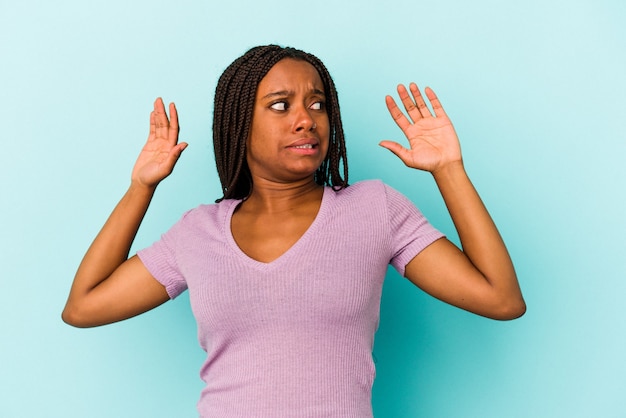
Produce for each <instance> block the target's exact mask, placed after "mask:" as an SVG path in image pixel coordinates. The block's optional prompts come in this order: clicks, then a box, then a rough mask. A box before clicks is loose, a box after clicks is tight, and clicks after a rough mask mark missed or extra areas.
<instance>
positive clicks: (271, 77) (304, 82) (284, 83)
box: [258, 58, 324, 93]
mask: <svg viewBox="0 0 626 418" xmlns="http://www.w3.org/2000/svg"><path fill="white" fill-rule="evenodd" d="M303 87H308V88H309V89H317V90H321V91H324V84H323V82H322V79H321V77H320V75H319V73H318V72H317V70H316V69H315V67H313V65H311V64H310V63H308V62H307V61H304V60H296V59H293V58H284V59H282V60H280V61H278V62H277V63H276V64H274V66H273V67H272V68H271V69H270V70H269V71H268V72H267V74H266V75H265V77H263V78H262V79H261V82H260V83H259V86H258V93H261V92H262V91H263V92H267V91H274V90H278V91H281V90H285V91H291V90H293V89H294V88H303Z"/></svg>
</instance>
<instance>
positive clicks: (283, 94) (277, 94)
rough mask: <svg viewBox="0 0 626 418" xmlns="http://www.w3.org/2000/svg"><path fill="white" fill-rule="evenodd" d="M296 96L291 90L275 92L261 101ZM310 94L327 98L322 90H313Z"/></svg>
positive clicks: (268, 94)
mask: <svg viewBox="0 0 626 418" xmlns="http://www.w3.org/2000/svg"><path fill="white" fill-rule="evenodd" d="M294 94H295V93H294V92H293V91H290V90H279V91H273V92H271V93H267V94H266V95H265V96H263V97H261V99H263V100H267V99H273V98H275V97H289V96H293V95H294ZM310 94H315V95H318V96H324V97H326V94H325V93H324V92H323V91H322V90H320V89H311V91H310Z"/></svg>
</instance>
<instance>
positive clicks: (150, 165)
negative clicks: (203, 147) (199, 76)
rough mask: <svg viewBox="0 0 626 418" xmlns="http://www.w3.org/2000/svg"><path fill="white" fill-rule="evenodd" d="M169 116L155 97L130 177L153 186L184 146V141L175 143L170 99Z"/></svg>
mask: <svg viewBox="0 0 626 418" xmlns="http://www.w3.org/2000/svg"><path fill="white" fill-rule="evenodd" d="M169 107H170V109H169V111H170V117H169V119H168V117H167V113H165V105H164V104H163V100H162V99H161V98H160V97H159V98H158V99H156V101H155V102H154V110H153V111H152V113H150V134H149V135H148V140H147V141H146V145H144V147H143V149H142V150H141V153H140V154H139V157H138V158H137V162H135V167H134V168H133V173H132V176H131V180H132V181H133V182H136V183H138V184H140V185H143V186H147V187H150V188H154V187H156V186H157V185H158V184H159V183H160V182H161V180H163V179H164V178H165V177H167V176H169V175H170V173H171V172H172V170H173V169H174V165H175V164H176V161H178V157H180V154H181V153H182V152H183V150H184V149H185V148H187V143H185V142H181V143H178V131H179V126H178V114H177V113H176V106H175V105H174V103H170V106H169Z"/></svg>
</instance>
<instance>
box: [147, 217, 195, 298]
mask: <svg viewBox="0 0 626 418" xmlns="http://www.w3.org/2000/svg"><path fill="white" fill-rule="evenodd" d="M188 213H189V212H187V213H186V214H185V215H183V217H182V218H181V219H180V220H179V221H178V222H177V223H176V224H174V226H172V227H171V228H170V229H169V230H168V231H167V232H166V233H165V234H163V235H162V236H161V239H159V240H158V241H156V242H155V243H154V244H152V245H151V246H149V247H147V248H144V249H142V250H140V251H138V252H137V256H138V257H139V259H140V260H141V262H142V263H143V264H144V266H146V268H147V269H148V271H149V272H150V274H152V276H154V278H155V279H156V280H157V281H158V282H159V283H161V284H162V285H163V286H165V289H166V290H167V294H168V295H169V297H170V298H171V299H174V298H176V297H177V296H178V295H180V294H181V293H183V292H184V291H185V290H186V289H187V283H186V281H185V278H184V276H183V274H182V273H181V270H180V268H179V266H178V263H177V259H178V257H177V248H179V246H178V245H177V243H178V242H179V241H180V240H181V239H182V237H183V236H184V231H185V225H184V223H185V217H186V216H187V214H188Z"/></svg>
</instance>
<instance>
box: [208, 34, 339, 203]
mask: <svg viewBox="0 0 626 418" xmlns="http://www.w3.org/2000/svg"><path fill="white" fill-rule="evenodd" d="M284 58H293V59H297V60H304V61H306V62H308V63H310V64H311V65H313V67H315V69H316V70H317V72H318V73H319V75H320V78H321V79H322V82H323V84H324V90H325V94H326V99H327V103H326V109H327V112H328V116H329V123H330V138H329V148H328V153H327V155H326V158H325V159H324V161H323V162H322V164H321V165H320V167H319V168H318V170H317V171H316V173H315V181H316V182H317V183H318V184H320V185H328V186H333V188H334V189H335V190H339V189H342V188H344V187H347V186H348V163H347V159H346V147H345V140H344V133H343V126H342V123H341V115H340V112H339V100H338V97H337V91H336V89H335V85H334V83H333V80H332V78H331V76H330V74H329V73H328V70H327V69H326V67H325V66H324V64H323V63H322V62H321V61H320V60H319V59H318V58H317V57H315V56H314V55H311V54H308V53H306V52H303V51H300V50H297V49H294V48H283V47H280V46H277V45H266V46H258V47H254V48H252V49H250V50H249V51H248V52H246V53H245V54H244V55H242V56H241V57H239V58H237V59H236V60H235V61H234V62H233V63H232V64H231V65H230V66H228V68H226V70H225V71H224V73H223V74H222V76H221V77H220V79H219V81H218V83H217V87H216V89H215V109H214V112H213V147H214V151H215V161H216V165H217V171H218V174H219V177H220V182H221V184H222V192H223V193H224V196H223V197H222V198H220V199H218V200H217V201H218V202H219V201H221V200H223V199H245V198H247V197H248V196H249V195H250V193H251V191H252V176H251V174H250V169H249V168H248V164H247V162H246V140H247V138H248V136H249V135H250V128H251V125H252V115H253V111H254V104H255V98H256V90H257V87H258V85H259V83H260V82H261V79H263V77H265V75H266V74H267V73H268V72H269V70H270V69H271V68H272V67H273V66H274V65H275V64H276V63H277V62H278V61H280V60H282V59H284ZM340 165H343V173H340V169H339V166H340Z"/></svg>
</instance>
